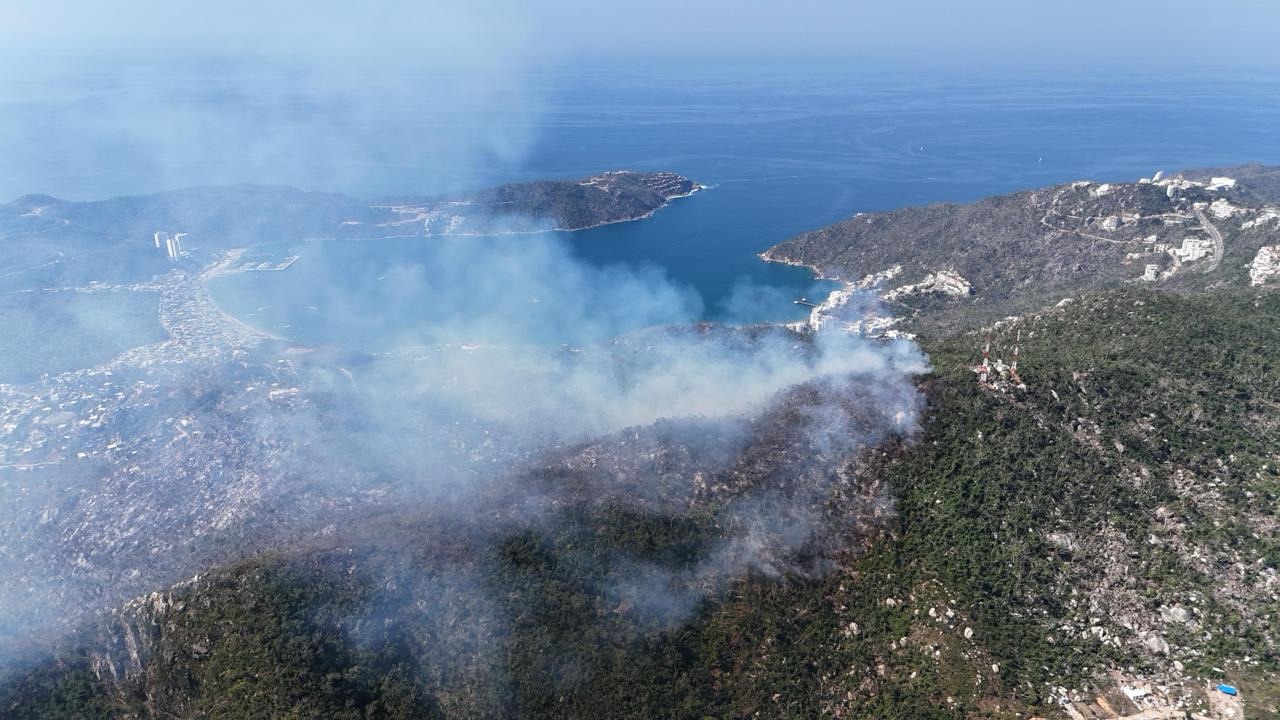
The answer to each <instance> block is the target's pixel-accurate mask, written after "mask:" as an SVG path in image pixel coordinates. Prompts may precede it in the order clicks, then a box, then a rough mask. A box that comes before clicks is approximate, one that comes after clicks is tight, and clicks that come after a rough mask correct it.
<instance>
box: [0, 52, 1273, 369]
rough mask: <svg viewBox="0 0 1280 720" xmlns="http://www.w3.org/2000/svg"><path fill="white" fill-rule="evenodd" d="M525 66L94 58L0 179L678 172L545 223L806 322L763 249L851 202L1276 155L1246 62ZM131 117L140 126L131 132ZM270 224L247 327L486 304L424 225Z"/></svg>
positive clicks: (451, 181)
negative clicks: (988, 66)
mask: <svg viewBox="0 0 1280 720" xmlns="http://www.w3.org/2000/svg"><path fill="white" fill-rule="evenodd" d="M521 82H522V83H524V84H522V85H517V84H513V85H512V86H511V87H504V88H501V89H500V90H497V91H486V92H479V91H477V92H474V93H471V92H468V91H467V89H466V87H465V84H460V83H455V84H453V85H450V87H452V88H453V89H452V90H450V91H449V92H446V93H444V94H443V95H442V94H441V93H440V92H439V90H438V83H433V79H432V78H430V77H426V76H410V77H405V78H401V79H400V81H398V82H396V83H394V84H393V85H392V87H393V88H394V91H388V83H386V82H383V83H379V84H377V85H376V86H373V87H370V88H369V90H368V93H367V95H362V94H361V91H359V90H352V89H351V88H352V86H351V84H349V83H340V84H334V85H332V86H331V85H328V84H326V83H324V82H309V83H302V84H296V83H284V82H283V81H280V82H276V81H274V80H271V79H268V80H263V79H262V74H261V73H256V74H250V73H249V71H248V70H245V69H244V68H239V67H229V68H218V69H210V68H207V67H203V66H201V67H196V68H194V69H192V68H186V69H183V68H177V69H171V70H169V71H167V74H156V73H154V72H141V71H140V72H139V73H138V74H137V75H136V76H130V75H124V76H118V75H110V76H109V75H106V74H104V75H101V76H96V75H92V74H90V75H85V76H83V77H81V78H80V79H79V80H78V81H77V83H78V84H75V85H72V86H69V87H62V88H59V89H57V90H56V91H53V90H49V91H46V92H44V93H37V92H34V91H33V92H30V93H28V95H29V96H30V97H29V100H28V101H27V102H25V103H20V104H16V105H14V106H13V107H11V108H10V109H9V110H8V115H9V117H10V121H9V122H5V121H0V147H8V148H11V149H14V150H15V152H17V154H18V157H17V161H21V164H20V166H21V167H33V168H40V170H38V171H37V173H36V174H35V175H30V174H27V175H23V176H21V178H20V180H21V183H22V187H18V186H16V185H15V183H16V182H18V181H17V180H15V179H13V178H4V179H0V189H3V190H7V193H6V194H7V195H9V196H15V195H18V194H21V193H25V192H37V191H39V192H49V193H53V194H60V195H64V196H70V197H83V198H90V197H100V196H105V195H113V194H123V193H130V192H140V191H150V190H157V189H162V188H165V187H175V186H181V185H194V184H201V183H209V182H235V181H255V182H280V183H287V184H292V185H297V186H301V187H305V188H308V189H322V190H333V191H340V192H346V193H349V194H354V195H360V196H366V197H372V196H377V195H381V194H387V193H423V192H436V191H441V190H447V189H450V188H453V187H458V186H478V185H487V184H491V183H496V182H504V181H512V180H523V179H533V178H543V177H573V176H580V175H585V174H589V173H593V172H597V171H600V170H607V169H614V168H629V169H635V170H674V171H676V172H679V173H681V174H684V175H686V176H688V177H690V178H693V179H694V180H695V181H697V182H699V183H703V184H705V185H707V186H708V189H707V191H705V192H703V193H699V194H697V195H695V196H693V197H690V198H687V199H682V200H679V201H677V202H676V203H674V204H673V205H672V206H671V207H669V208H667V209H665V210H663V211H661V212H659V213H657V214H656V215H655V216H653V217H652V218H650V219H647V220H644V221H640V222H634V223H627V224H620V225H612V226H607V227H602V228H597V229H593V230H589V231H584V232H579V233H563V234H559V235H558V236H557V237H556V238H555V239H554V240H552V242H553V243H559V244H560V245H561V246H562V247H563V248H564V249H565V252H566V253H567V254H568V255H570V256H572V257H573V258H576V260H577V261H580V262H581V263H585V264H586V266H587V267H589V268H596V269H602V268H608V269H609V270H608V271H609V272H615V273H616V272H625V271H630V270H636V271H637V272H640V273H642V274H643V275H644V277H646V278H650V279H652V278H653V277H658V276H662V277H665V280H663V282H667V283H669V284H670V285H671V286H672V287H674V288H677V289H678V290H679V291H680V292H684V293H687V295H688V298H693V299H694V301H693V302H686V303H684V305H683V306H682V308H683V309H682V310H681V311H679V312H676V313H674V314H675V315H676V316H679V315H681V314H687V315H690V317H688V318H681V317H671V318H667V317H665V316H663V315H661V314H660V315H659V317H658V318H657V319H659V320H668V319H670V320H679V319H696V317H702V318H706V319H712V320H727V321H731V322H751V321H761V320H784V319H791V318H797V317H800V316H802V315H803V314H804V312H805V309H804V308H803V307H801V306H798V305H795V304H793V302H792V301H793V300H794V299H796V298H797V297H800V296H814V295H821V294H822V292H823V291H824V289H825V286H824V285H823V284H821V283H818V284H815V282H814V281H813V279H812V278H810V277H809V275H808V273H807V272H805V271H804V270H801V269H797V268H787V267H779V266H776V265H769V264H766V263H763V262H761V261H759V260H758V258H757V257H756V254H757V253H759V252H760V251H762V250H764V249H765V248H767V247H769V246H770V245H773V244H775V243H777V242H780V241H782V240H785V239H787V238H788V237H790V236H792V235H795V234H797V233H800V232H803V231H805V230H808V229H812V228H816V227H820V226H822V225H825V224H827V223H830V222H833V221H835V220H838V219H840V218H843V217H846V216H848V215H851V214H853V213H855V212H865V211H875V210H884V209H889V208H896V207H901V206H905V205H913V204H922V203H931V202H940V201H967V200H974V199H977V198H980V197H983V196H986V195H990V194H994V193H1000V192H1006V191H1011V190H1016V189H1021V188H1027V187H1034V186H1039V185H1044V184H1049V183H1055V182H1062V181H1067V180H1073V179H1079V178H1086V177H1087V178H1095V179H1101V180H1133V179H1136V178H1138V177H1140V176H1143V175H1149V174H1151V173H1152V172H1154V171H1155V170H1158V169H1165V170H1174V169H1179V168H1187V167H1198V166H1218V165H1228V164H1235V163H1244V162H1254V161H1257V162H1269V163H1276V162H1280V135H1277V133H1275V128H1276V127H1278V126H1280V78H1277V77H1276V76H1274V75H1267V74H1257V73H1250V72H1230V73H1225V72H1218V73H1214V72H1207V71H1206V72H1194V71H1187V72H1183V73H1178V74H1157V73H1152V74H1147V75H1132V76H1105V77H1104V76H1097V75H1078V76H1077V75H1071V74H1063V73H1048V72H1045V73H1039V74H1032V73H1021V74H1019V73H1013V72H1004V73H990V74H987V75H983V76H974V75H965V76H961V75H950V76H949V75H945V74H937V73H932V74H931V73H924V72H905V71H904V72H895V73H884V72H877V71H873V70H869V69H866V68H863V67H859V66H841V65H839V64H835V65H823V66H810V67H772V68H767V69H762V68H751V67H747V66H733V65H729V64H722V65H712V66H697V65H692V64H691V65H688V66H685V67H678V68H677V67H664V68H644V69H634V68H633V69H626V70H623V69H610V68H591V69H590V70H589V71H585V72H584V71H572V72H571V71H557V72H555V73H543V74H539V75H537V76H536V77H533V78H525V79H522V81H521ZM121 86H124V87H123V88H122V87H121ZM282 88H287V90H284V89H282ZM460 88H461V89H460ZM139 107H142V108H145V109H146V110H147V112H146V113H140V112H139ZM24 113H25V114H30V115H31V116H32V117H36V116H39V117H42V118H46V120H45V121H44V122H43V123H42V124H41V125H40V126H41V127H42V132H43V133H44V137H42V138H40V139H39V140H40V142H39V143H36V142H35V141H36V138H32V137H27V136H25V135H22V133H24V132H29V131H28V130H26V129H25V128H27V127H29V126H30V125H29V124H27V123H22V122H19V121H18V120H15V119H14V118H15V117H18V118H20V116H22V115H23V114H24ZM15 114H16V115H15ZM140 116H141V117H143V118H150V120H149V121H144V122H143V124H142V125H140V126H138V127H133V129H131V130H129V131H127V132H125V131H121V129H120V128H121V127H122V126H123V125H125V124H126V123H125V121H126V120H128V121H130V122H132V121H134V120H137V119H139V117H140ZM148 122H149V124H148ZM131 127H132V126H131ZM9 160H10V162H14V161H15V160H14V158H12V157H10V158H9ZM540 242H543V241H540ZM263 243H264V248H263V249H264V250H265V251H267V252H269V253H271V254H273V255H283V254H293V253H297V254H300V255H301V260H300V261H299V262H298V263H296V264H295V265H294V266H293V267H292V268H291V269H289V270H288V271H286V272H283V273H252V274H242V275H238V276H233V277H229V278H223V279H219V280H217V281H216V282H215V283H214V285H213V287H214V291H215V294H216V296H217V297H218V299H219V302H220V303H222V304H223V305H224V306H225V307H227V308H228V309H229V310H231V311H232V312H235V313H236V314H238V315H241V316H244V317H245V319H246V320H248V321H249V322H251V323H253V324H255V325H258V326H261V327H263V328H265V329H270V330H273V331H275V332H278V333H280V334H283V335H285V336H287V337H290V338H293V339H296V340H299V341H302V342H310V343H336V344H342V345H352V346H359V347H365V348H380V347H384V346H385V345H386V344H387V342H388V340H387V339H388V338H396V339H403V338H406V337H407V338H413V337H415V333H414V332H413V331H414V329H415V328H416V327H419V326H422V325H424V324H426V325H429V324H431V323H433V322H435V321H436V318H438V317H439V315H440V313H445V312H450V313H458V312H466V311H467V307H468V304H469V303H474V305H473V307H482V306H484V304H485V303H487V302H488V298H486V297H485V296H484V294H483V293H482V292H480V291H479V290H477V291H476V292H474V293H473V294H465V293H464V295H463V296H462V297H459V296H458V291H457V290H456V288H453V287H452V286H451V289H450V290H449V291H448V293H447V295H448V296H447V297H446V296H441V297H434V296H432V294H431V291H430V288H431V287H443V286H445V285H447V284H448V283H445V282H443V280H445V279H455V278H457V277H458V276H459V273H458V268H457V267H452V266H450V265H449V262H450V261H451V260H456V258H457V257H458V256H457V254H456V253H444V254H442V253H441V251H440V250H439V248H437V247H433V246H432V244H431V243H432V241H429V240H426V241H424V240H406V241H383V242H377V243H373V242H368V243H355V244H339V243H332V242H309V243H303V244H299V245H296V246H285V245H282V244H276V243H273V242H272V240H271V238H269V237H264V238H263ZM388 273H391V274H392V275H393V276H394V277H397V278H406V277H408V278H419V279H420V280H421V281H422V282H421V285H422V287H423V288H426V289H425V290H423V291H422V292H418V293H416V294H414V295H413V301H412V303H406V302H404V301H403V300H402V299H400V298H399V297H398V296H397V295H395V294H387V293H383V292H376V291H372V292H371V291H370V288H371V287H374V285H373V283H375V282H379V281H380V280H379V278H382V280H381V282H385V278H386V276H387V275H388ZM463 277H464V279H465V278H468V277H474V275H472V276H467V275H466V274H465V273H464V274H463ZM600 288H601V285H600V284H598V283H587V284H584V285H582V287H581V288H580V292H582V293H584V294H590V293H592V292H595V291H597V290H600ZM602 292H603V295H602V296H601V298H602V300H603V301H617V298H616V297H615V296H613V295H610V294H609V293H608V292H607V291H602ZM686 299H687V298H686ZM581 300H583V301H584V302H585V303H586V304H587V305H589V304H590V302H591V300H592V298H589V297H588V298H582V299H581ZM389 304H390V305H389ZM397 304H398V305H400V306H397ZM635 317H637V318H645V316H644V315H643V314H642V313H641V314H637V315H636V316H635ZM619 322H622V323H623V324H624V325H625V322H626V318H624V319H622V320H620V321H619ZM609 329H610V330H611V331H612V330H618V329H625V328H620V327H617V326H616V323H615V325H610V326H609ZM566 339H570V340H571V339H577V338H566Z"/></svg>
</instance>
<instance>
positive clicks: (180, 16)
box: [0, 0, 1280, 66]
mask: <svg viewBox="0 0 1280 720" xmlns="http://www.w3.org/2000/svg"><path fill="white" fill-rule="evenodd" d="M1278 28H1280V3H1277V2H1274V0H1215V1H1214V2H1203V0H1070V1H1069V2H1052V3H1051V2H1040V1H1039V0H963V1H958V0H897V1H893V2H890V1H888V0H875V1H874V2H866V1H863V0H843V1H840V0H788V1H786V2H781V1H779V0H711V1H703V2H697V1H696V0H645V1H644V2H607V1H603V0H549V1H545V2H536V1H533V2H515V1H510V0H507V1H498V0H467V1H466V2H459V1H457V0H445V1H441V0H428V2H417V3H413V2H390V1H388V0H368V1H366V2H359V3H353V2H348V1H346V0H342V1H337V0H311V1H310V2H304V1H303V0H277V1H272V0H221V1H220V2H183V1H179V0H122V1H121V2H111V3H108V2H99V1H98V0H6V2H4V3H3V4H0V47H3V48H10V49H20V50H26V49H30V48H38V47H44V48H57V49H74V48H78V47H93V48H100V47H123V48H130V49H136V48H146V47H158V46H180V47H189V48H192V49H194V50H221V51H232V52H238V51H242V50H243V49H246V48H248V49H258V50H277V51H283V52H287V53H299V52H301V53H314V54H334V55H342V54H354V55H360V56H367V55H370V54H372V55H373V56H375V57H376V56H381V55H384V54H390V55H392V56H395V57H405V56H412V54H413V52H414V51H415V49H421V48H422V47H423V45H424V44H430V45H431V47H432V49H434V50H436V51H440V50H450V51H456V52H458V53H459V54H460V55H462V56H465V57H481V56H482V57H486V58H492V59H497V60H502V59H517V60H519V59H522V58H526V57H530V56H533V57H555V58H557V59H563V58H565V57H568V58H571V59H572V58H579V57H593V58H596V59H603V58H606V57H608V56H613V55H618V56H635V55H649V56H654V57H659V56H665V57H679V56H680V55H684V56H686V57H687V58H688V60H689V61H690V62H698V61H702V60H705V59H707V58H708V57H712V58H714V57H724V56H727V55H732V54H735V53H739V54H760V53H764V54H767V55H783V56H785V55H788V54H812V53H815V52H818V53H824V54H830V53H837V52H838V53H845V54H850V55H864V54H874V55H876V56H878V57H881V58H885V59H887V60H892V61H911V62H916V63H923V64H939V65H949V64H954V63H962V64H963V63H969V62H981V63H993V62H996V63H999V62H1004V63H1010V64H1015V65H1018V64H1028V63H1029V64H1058V65H1066V66H1070V65H1074V64H1085V65H1092V64H1097V63H1139V62H1141V63H1145V64H1160V65H1174V64H1178V63H1182V62H1186V63H1189V64H1194V65H1252V66H1273V65H1278V64H1280V43H1276V42H1275V38H1274V33H1275V31H1276V30H1277V29H1278ZM432 55H433V56H438V55H436V54H435V53H432Z"/></svg>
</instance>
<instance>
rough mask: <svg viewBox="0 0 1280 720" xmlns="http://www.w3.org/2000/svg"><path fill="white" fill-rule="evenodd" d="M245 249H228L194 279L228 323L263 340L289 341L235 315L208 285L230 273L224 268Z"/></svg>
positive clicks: (237, 258)
mask: <svg viewBox="0 0 1280 720" xmlns="http://www.w3.org/2000/svg"><path fill="white" fill-rule="evenodd" d="M247 251H248V248H233V249H231V250H228V251H227V252H226V253H224V254H223V256H222V257H221V258H220V259H219V260H218V261H217V262H215V263H214V264H213V265H210V266H209V267H207V268H205V269H204V270H202V271H200V273H198V274H197V275H196V276H195V280H196V282H198V283H200V288H201V289H202V290H204V294H205V295H206V296H207V297H208V298H209V304H211V305H212V306H213V308H214V309H215V310H217V311H218V314H219V315H221V316H222V318H223V320H225V321H226V322H228V323H229V324H231V325H235V326H237V327H239V328H240V329H241V330H243V331H245V332H247V333H248V334H250V335H253V336H256V337H259V338H262V339H264V340H276V341H279V342H291V341H290V340H289V338H286V337H283V336H281V335H277V334H276V333H273V332H271V331H269V330H264V329H262V328H259V327H255V326H253V325H250V324H249V323H248V322H246V321H244V320H242V319H241V318H239V317H236V316H235V315H234V314H233V313H231V312H230V311H228V310H227V309H226V308H225V307H223V306H222V305H221V304H220V303H219V302H218V297H217V294H215V293H214V291H213V289H212V288H211V287H209V281H210V280H212V279H213V278H218V277H226V276H227V275H230V274H231V273H227V272H225V270H226V268H227V267H229V266H230V265H231V264H232V263H234V262H235V261H237V260H239V259H240V258H241V257H242V256H243V255H244V254H245V252H247Z"/></svg>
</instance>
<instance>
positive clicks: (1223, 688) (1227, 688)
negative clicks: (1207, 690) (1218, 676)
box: [1218, 685, 1236, 695]
mask: <svg viewBox="0 0 1280 720" xmlns="http://www.w3.org/2000/svg"><path fill="white" fill-rule="evenodd" d="M1218 691H1219V692H1224V693H1226V694H1228V695H1235V694H1236V687H1235V685H1219V686H1218Z"/></svg>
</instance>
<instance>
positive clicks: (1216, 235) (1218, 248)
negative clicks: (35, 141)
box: [1194, 208, 1227, 273]
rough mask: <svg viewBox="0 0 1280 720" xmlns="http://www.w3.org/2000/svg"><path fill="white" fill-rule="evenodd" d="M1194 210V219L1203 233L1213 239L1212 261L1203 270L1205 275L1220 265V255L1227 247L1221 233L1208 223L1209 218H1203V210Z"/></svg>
mask: <svg viewBox="0 0 1280 720" xmlns="http://www.w3.org/2000/svg"><path fill="white" fill-rule="evenodd" d="M1194 210H1195V213H1196V219H1197V220H1199V221H1200V226H1201V227H1203V228H1204V231H1205V232H1207V233H1209V237H1211V238H1213V261H1212V262H1210V263H1209V265H1208V267H1206V268H1205V269H1204V271H1205V272H1206V273H1211V272H1213V271H1214V270H1217V269H1218V266H1219V265H1221V264H1222V254H1223V253H1224V252H1225V251H1226V247H1227V246H1226V244H1225V243H1224V242H1223V241H1222V231H1221V230H1219V229H1218V228H1216V227H1214V226H1213V223H1211V222H1209V218H1207V217H1205V216H1204V210H1201V209H1200V208H1194Z"/></svg>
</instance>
